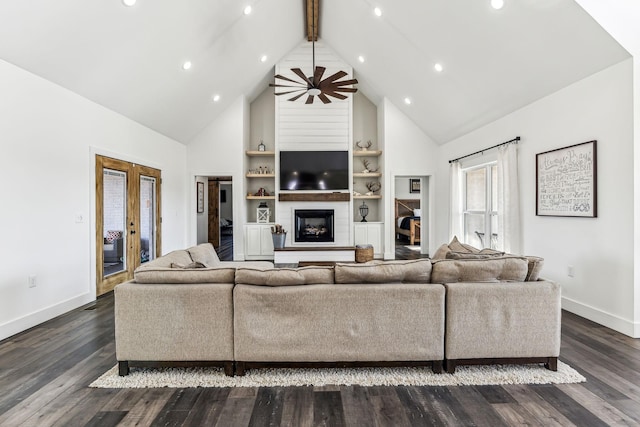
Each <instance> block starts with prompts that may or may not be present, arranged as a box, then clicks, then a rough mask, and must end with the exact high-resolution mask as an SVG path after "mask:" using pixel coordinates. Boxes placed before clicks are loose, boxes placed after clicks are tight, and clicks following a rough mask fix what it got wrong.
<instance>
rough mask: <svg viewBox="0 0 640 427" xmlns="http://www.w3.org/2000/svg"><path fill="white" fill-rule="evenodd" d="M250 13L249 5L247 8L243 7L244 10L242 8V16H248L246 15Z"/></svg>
mask: <svg viewBox="0 0 640 427" xmlns="http://www.w3.org/2000/svg"><path fill="white" fill-rule="evenodd" d="M250 13H251V5H249V6H247V7H245V8H244V14H245V15H248V14H250Z"/></svg>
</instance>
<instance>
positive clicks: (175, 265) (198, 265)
mask: <svg viewBox="0 0 640 427" xmlns="http://www.w3.org/2000/svg"><path fill="white" fill-rule="evenodd" d="M206 267H207V266H206V265H204V264H203V263H201V262H192V263H191V264H187V265H184V264H178V263H175V262H172V263H171V268H182V269H184V268H206Z"/></svg>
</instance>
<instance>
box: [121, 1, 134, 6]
mask: <svg viewBox="0 0 640 427" xmlns="http://www.w3.org/2000/svg"><path fill="white" fill-rule="evenodd" d="M136 1H137V0H122V4H123V5H125V6H133V5H134V4H136Z"/></svg>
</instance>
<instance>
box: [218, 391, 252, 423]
mask: <svg viewBox="0 0 640 427" xmlns="http://www.w3.org/2000/svg"><path fill="white" fill-rule="evenodd" d="M255 402H256V397H255V396H254V397H229V398H228V399H227V401H226V402H225V404H224V407H223V408H222V412H221V413H220V417H219V418H218V422H217V423H216V426H219V427H246V426H248V425H249V421H250V420H251V412H252V411H253V406H254V404H255Z"/></svg>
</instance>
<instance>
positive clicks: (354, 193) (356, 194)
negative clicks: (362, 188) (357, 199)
mask: <svg viewBox="0 0 640 427" xmlns="http://www.w3.org/2000/svg"><path fill="white" fill-rule="evenodd" d="M353 195H354V196H362V193H360V192H359V191H356V190H353Z"/></svg>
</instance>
